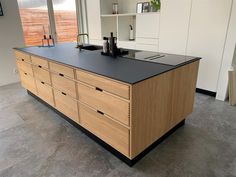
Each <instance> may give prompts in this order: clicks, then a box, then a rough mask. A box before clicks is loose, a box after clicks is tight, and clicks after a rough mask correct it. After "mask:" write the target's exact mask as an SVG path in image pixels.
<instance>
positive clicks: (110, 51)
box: [101, 32, 128, 57]
mask: <svg viewBox="0 0 236 177" xmlns="http://www.w3.org/2000/svg"><path fill="white" fill-rule="evenodd" d="M103 40H104V41H103V50H102V52H101V54H102V55H106V56H112V57H116V56H119V55H124V54H128V51H124V50H121V49H118V48H117V38H116V37H114V36H113V33H112V32H111V36H110V37H109V38H108V37H104V38H103Z"/></svg>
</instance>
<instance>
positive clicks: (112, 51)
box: [109, 33, 117, 57]
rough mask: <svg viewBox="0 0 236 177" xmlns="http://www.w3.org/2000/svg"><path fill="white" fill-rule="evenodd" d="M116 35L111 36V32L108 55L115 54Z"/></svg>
mask: <svg viewBox="0 0 236 177" xmlns="http://www.w3.org/2000/svg"><path fill="white" fill-rule="evenodd" d="M116 42H117V41H116V37H114V36H113V33H111V37H110V42H109V44H110V46H109V49H110V55H111V56H113V57H115V56H116V53H117V45H116Z"/></svg>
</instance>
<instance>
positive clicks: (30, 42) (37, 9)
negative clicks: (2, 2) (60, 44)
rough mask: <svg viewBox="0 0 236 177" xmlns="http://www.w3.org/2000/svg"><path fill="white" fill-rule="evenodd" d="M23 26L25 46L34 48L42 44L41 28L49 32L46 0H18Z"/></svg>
mask: <svg viewBox="0 0 236 177" xmlns="http://www.w3.org/2000/svg"><path fill="white" fill-rule="evenodd" d="M18 5H19V10H20V17H21V21H22V26H23V32H24V38H25V44H26V45H27V46H35V45H41V44H42V42H41V41H42V38H43V34H44V32H43V26H44V28H45V32H46V33H48V32H49V29H48V28H49V16H48V8H47V0H33V1H32V0H18Z"/></svg>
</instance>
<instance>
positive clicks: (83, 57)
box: [15, 43, 200, 84]
mask: <svg viewBox="0 0 236 177" xmlns="http://www.w3.org/2000/svg"><path fill="white" fill-rule="evenodd" d="M75 46H76V43H61V44H57V45H56V46H55V47H50V48H49V47H26V48H15V49H16V50H20V51H23V52H27V53H30V54H33V55H36V56H40V57H43V58H46V59H48V60H51V61H56V62H59V63H63V64H66V65H69V66H72V67H75V68H79V69H83V70H86V71H89V72H92V73H96V74H99V75H102V76H106V77H109V78H112V79H115V80H119V81H122V82H125V83H128V84H135V83H137V82H140V81H143V80H145V79H148V78H150V77H153V76H156V75H159V74H162V73H165V72H168V71H170V70H173V69H175V68H177V67H179V66H183V65H185V64H188V63H191V62H194V61H197V60H199V59H200V58H198V57H189V56H180V55H170V54H168V56H169V57H172V58H173V57H175V56H176V57H178V58H179V57H183V58H184V57H185V58H187V60H186V62H183V63H181V65H178V66H170V65H165V64H159V63H151V62H145V61H139V60H132V59H128V58H122V57H116V58H112V57H109V56H103V55H101V54H100V53H101V51H100V50H98V51H86V50H82V51H79V49H77V48H75Z"/></svg>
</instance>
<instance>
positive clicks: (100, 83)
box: [76, 70, 130, 99]
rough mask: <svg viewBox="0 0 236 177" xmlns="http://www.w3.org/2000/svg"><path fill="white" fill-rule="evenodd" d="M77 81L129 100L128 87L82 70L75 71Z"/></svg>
mask: <svg viewBox="0 0 236 177" xmlns="http://www.w3.org/2000/svg"><path fill="white" fill-rule="evenodd" d="M76 75H77V79H78V80H79V81H82V82H85V83H87V84H89V85H92V86H94V87H98V88H100V89H102V90H105V91H107V92H110V93H113V94H116V95H118V96H121V97H123V98H126V99H129V98H130V87H129V86H128V85H125V84H122V83H119V82H116V81H113V80H111V79H107V78H104V77H101V76H98V75H95V74H92V73H88V72H85V71H82V70H77V71H76Z"/></svg>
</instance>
